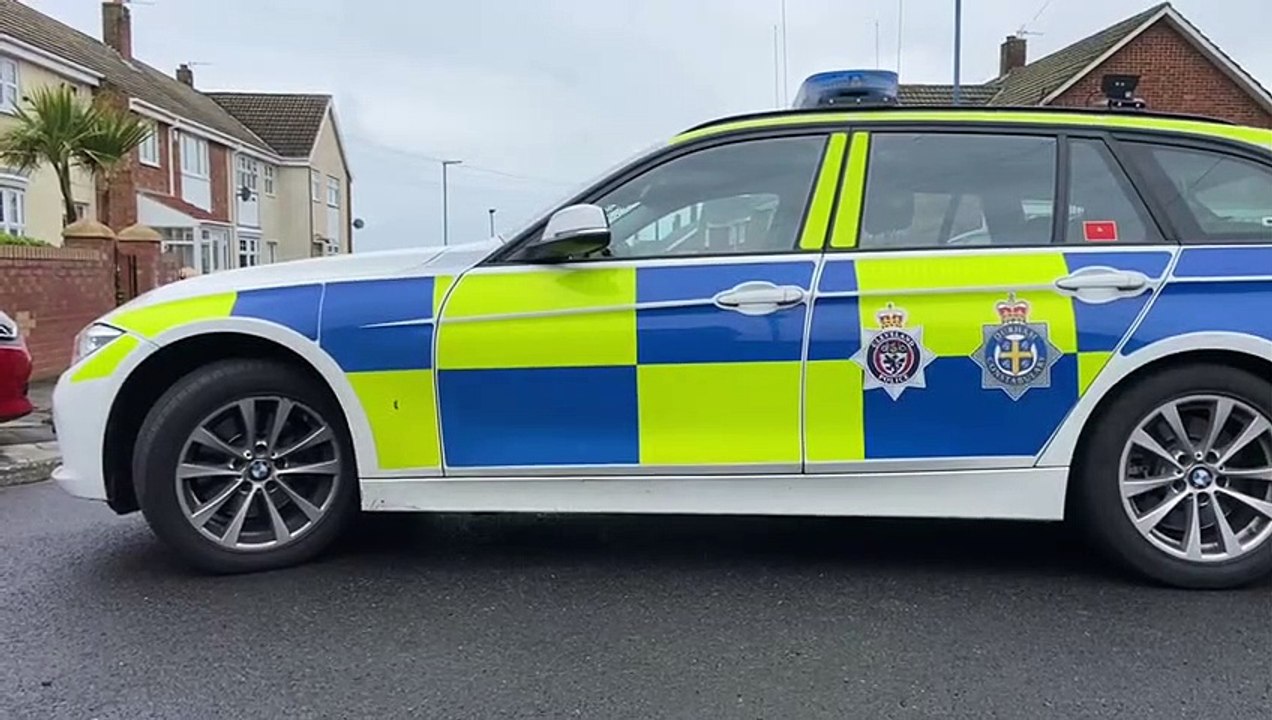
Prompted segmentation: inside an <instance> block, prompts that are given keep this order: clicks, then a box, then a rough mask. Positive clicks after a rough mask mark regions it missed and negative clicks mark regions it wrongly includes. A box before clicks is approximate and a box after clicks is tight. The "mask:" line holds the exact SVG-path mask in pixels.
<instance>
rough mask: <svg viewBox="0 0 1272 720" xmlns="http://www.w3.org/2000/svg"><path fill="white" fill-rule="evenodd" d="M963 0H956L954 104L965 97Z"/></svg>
mask: <svg viewBox="0 0 1272 720" xmlns="http://www.w3.org/2000/svg"><path fill="white" fill-rule="evenodd" d="M962 61H963V0H954V93H953V94H954V104H955V105H958V104H959V102H960V101H961V100H962V99H963V98H962V96H963V88H962V70H963V68H962Z"/></svg>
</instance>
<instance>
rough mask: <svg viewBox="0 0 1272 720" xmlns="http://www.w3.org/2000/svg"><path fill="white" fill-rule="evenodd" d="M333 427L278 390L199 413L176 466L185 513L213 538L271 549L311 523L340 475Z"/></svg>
mask: <svg viewBox="0 0 1272 720" xmlns="http://www.w3.org/2000/svg"><path fill="white" fill-rule="evenodd" d="M341 467H342V463H341V456H340V448H339V446H338V444H337V442H336V436H335V433H334V432H333V431H332V429H331V426H330V425H329V424H328V423H327V422H325V421H324V420H323V419H322V417H321V416H320V415H319V414H318V413H316V412H315V411H314V410H313V409H311V408H309V407H308V406H306V405H304V404H302V403H299V402H296V401H294V400H291V399H288V398H284V397H277V396H256V397H249V398H245V399H242V400H238V401H235V402H233V403H229V404H227V405H224V406H222V407H220V408H218V409H217V410H216V411H214V412H212V413H210V414H209V415H207V416H206V417H204V418H203V420H202V421H200V422H199V424H198V425H197V426H196V427H195V430H194V431H193V432H192V433H191V434H190V436H189V438H188V439H187V440H186V442H185V445H184V447H183V448H182V450H181V458H180V462H179V464H178V465H177V468H176V472H175V481H176V485H177V488H176V489H177V499H178V501H179V502H180V504H181V510H182V512H183V513H184V514H185V517H186V520H187V521H189V522H190V524H191V525H193V526H194V528H195V529H196V530H198V531H199V533H201V534H202V535H203V536H205V537H207V538H208V539H210V540H212V541H213V542H215V543H217V544H218V545H220V546H222V547H224V548H226V549H230V550H238V551H254V550H269V549H275V548H278V547H281V546H283V545H286V544H288V543H291V542H292V541H294V540H295V539H296V538H298V537H300V536H301V535H303V534H305V533H306V532H307V531H309V530H310V529H311V528H312V527H313V526H314V525H315V524H317V523H318V521H319V520H321V519H322V517H323V516H324V515H325V514H326V513H327V511H328V510H329V509H330V508H331V506H332V503H333V502H334V500H335V497H336V490H337V487H338V486H339V484H340V482H341Z"/></svg>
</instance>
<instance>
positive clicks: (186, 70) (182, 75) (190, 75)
mask: <svg viewBox="0 0 1272 720" xmlns="http://www.w3.org/2000/svg"><path fill="white" fill-rule="evenodd" d="M177 81H178V82H180V83H181V84H183V85H189V86H190V87H194V71H193V70H191V69H190V66H189V65H188V64H187V63H181V65H180V66H178V67H177Z"/></svg>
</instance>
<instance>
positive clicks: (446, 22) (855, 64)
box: [27, 0, 1272, 250]
mask: <svg viewBox="0 0 1272 720" xmlns="http://www.w3.org/2000/svg"><path fill="white" fill-rule="evenodd" d="M27 1H28V3H29V4H30V5H32V6H34V7H36V8H38V9H39V10H41V11H43V12H45V13H47V14H50V15H52V16H54V17H56V18H58V19H59V20H61V21H63V22H66V23H69V24H71V25H73V26H75V27H77V28H79V29H81V30H83V31H85V32H87V33H89V34H91V35H93V36H95V37H100V36H101V19H100V3H99V2H98V1H97V0H27ZM903 2H904V21H903V24H902V28H903V32H902V43H901V45H902V53H901V77H902V81H903V82H949V81H950V78H951V74H952V63H951V54H952V47H953V42H952V37H953V11H952V8H953V0H903ZM1267 2H1268V0H1221V1H1220V0H1177V2H1176V3H1175V7H1176V8H1177V9H1179V10H1180V11H1181V12H1182V13H1184V15H1186V16H1187V17H1189V18H1190V19H1191V20H1192V21H1193V22H1194V23H1195V24H1197V25H1198V26H1199V27H1200V28H1201V30H1202V31H1203V32H1205V33H1206V34H1207V35H1208V36H1209V37H1210V38H1211V39H1212V40H1214V41H1215V42H1216V43H1218V44H1219V45H1220V46H1221V47H1223V48H1224V49H1225V50H1226V51H1227V52H1228V54H1230V55H1231V56H1232V57H1233V58H1234V59H1235V60H1236V61H1237V62H1238V63H1240V64H1242V66H1244V67H1245V68H1246V69H1247V70H1248V71H1249V72H1251V73H1252V74H1253V75H1254V76H1255V77H1257V78H1259V79H1260V80H1261V81H1262V82H1263V83H1264V84H1265V85H1272V44H1269V43H1268V42H1267V32H1266V28H1267ZM1044 4H1045V0H967V2H964V3H963V5H964V36H963V68H964V74H963V77H964V80H965V81H966V82H979V81H983V80H985V79H988V78H990V77H991V76H993V75H995V74H997V69H998V46H999V43H1000V42H1001V41H1002V39H1003V37H1004V36H1005V35H1007V34H1008V33H1011V32H1014V31H1016V30H1017V29H1018V28H1020V27H1021V26H1022V25H1026V24H1028V25H1029V29H1030V30H1031V31H1033V32H1037V33H1040V34H1039V35H1031V36H1029V46H1030V47H1029V58H1030V59H1031V60H1032V59H1035V58H1037V57H1041V56H1042V55H1044V54H1046V53H1048V52H1051V51H1053V50H1056V49H1058V48H1060V47H1062V46H1064V45H1067V44H1069V43H1071V42H1073V41H1075V40H1077V39H1079V38H1081V37H1084V36H1086V35H1089V34H1091V33H1093V32H1095V31H1097V30H1099V29H1101V28H1103V27H1105V26H1107V25H1110V24H1112V23H1114V22H1116V21H1118V20H1120V19H1122V18H1124V17H1127V16H1130V15H1133V14H1135V13H1137V12H1140V11H1141V10H1143V9H1144V8H1146V7H1148V6H1149V5H1151V4H1152V2H1150V1H1149V0H1052V2H1050V3H1049V4H1046V5H1047V6H1046V8H1045V9H1043V7H1044ZM779 6H780V4H779V0H535V1H533V2H529V1H522V0H423V1H416V0H412V1H410V2H407V1H406V0H146V2H145V4H143V3H142V0H136V2H135V3H133V4H132V6H131V7H132V13H133V47H134V53H135V54H136V55H137V56H138V57H139V58H141V59H142V60H144V61H146V62H148V63H150V64H151V65H154V66H155V67H158V68H160V69H163V70H167V71H171V70H173V69H174V68H175V67H176V66H177V64H178V63H181V62H191V61H193V62H195V63H199V64H197V65H196V66H195V68H194V70H195V84H196V86H197V87H199V88H201V89H204V90H259V91H293V92H325V93H331V94H334V95H335V97H336V107H337V113H338V115H339V119H340V123H341V131H342V133H343V136H344V140H345V143H346V150H347V152H348V154H349V157H350V163H351V165H352V170H353V173H354V184H353V192H354V215H355V217H361V218H363V219H365V221H366V227H365V229H363V230H361V231H357V234H356V235H355V236H354V242H355V244H356V246H357V247H358V248H359V249H364V250H370V249H386V248H394V247H406V246H411V245H434V244H439V243H440V242H441V178H440V174H441V171H440V169H439V167H438V165H437V163H436V162H435V159H436V158H442V157H446V158H455V159H462V160H463V161H464V162H465V163H466V164H467V166H466V167H460V168H455V169H452V171H451V182H450V192H451V201H450V208H451V223H450V236H451V242H460V241H468V240H478V239H483V238H485V237H486V236H487V235H488V234H489V233H488V216H487V212H486V211H487V208H491V207H494V208H497V209H498V214H497V216H496V218H497V226H498V228H499V230H500V231H501V232H506V231H509V230H511V229H514V228H515V227H516V226H517V225H519V224H520V223H521V222H522V221H524V220H526V219H527V218H528V217H530V216H531V215H533V214H535V213H536V212H537V211H539V210H541V209H543V207H544V206H545V205H547V204H548V203H550V202H552V201H554V200H556V199H558V198H559V197H560V196H561V195H562V194H563V193H565V192H567V191H568V190H570V189H571V188H572V187H574V186H576V185H578V184H579V183H580V182H581V181H583V180H585V179H587V178H589V177H590V176H592V175H595V174H596V173H598V172H600V171H602V170H605V169H606V168H608V167H610V166H612V165H613V164H615V163H616V162H619V161H621V160H623V159H624V158H626V157H628V156H630V155H632V154H633V153H635V152H638V151H640V150H642V149H644V148H647V147H649V146H651V145H652V144H654V143H655V142H658V141H661V140H662V139H664V138H666V137H667V136H669V135H671V134H673V133H675V132H677V131H679V130H681V129H683V128H685V127H688V126H690V125H693V124H696V123H698V122H701V121H704V120H708V119H711V118H713V117H717V116H720V115H725V114H731V113H739V112H748V111H755V110H763V109H769V108H772V107H773V106H774V84H775V83H774V79H775V76H774V65H773V56H774V53H773V27H774V25H775V24H776V23H777V21H778V17H779ZM1040 9H1042V13H1041V15H1039V16H1038V17H1037V19H1036V20H1035V19H1034V16H1035V15H1036V14H1037V13H1038V11H1039V10H1040ZM1261 10H1262V11H1261ZM876 17H878V22H879V28H880V36H881V46H882V47H881V53H880V55H881V59H880V62H879V65H880V66H882V67H885V68H895V65H896V58H897V0H878V1H877V2H865V1H862V0H787V45H788V48H789V50H788V65H789V70H788V73H787V75H788V78H789V80H788V87H789V92H790V95H792V96H793V95H794V94H795V90H796V88H797V87H798V85H799V82H800V80H801V79H802V78H804V77H805V76H807V75H809V74H811V73H813V72H818V71H821V70H827V69H835V68H860V67H874V66H875V65H876V62H875V18H876ZM1031 21H1032V22H1031Z"/></svg>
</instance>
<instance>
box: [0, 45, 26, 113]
mask: <svg viewBox="0 0 1272 720" xmlns="http://www.w3.org/2000/svg"><path fill="white" fill-rule="evenodd" d="M21 99H22V78H21V76H20V75H19V74H18V61H17V60H14V59H13V58H11V57H4V56H0V112H4V113H9V114H13V113H14V112H16V111H17V109H18V101H19V100H21Z"/></svg>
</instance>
